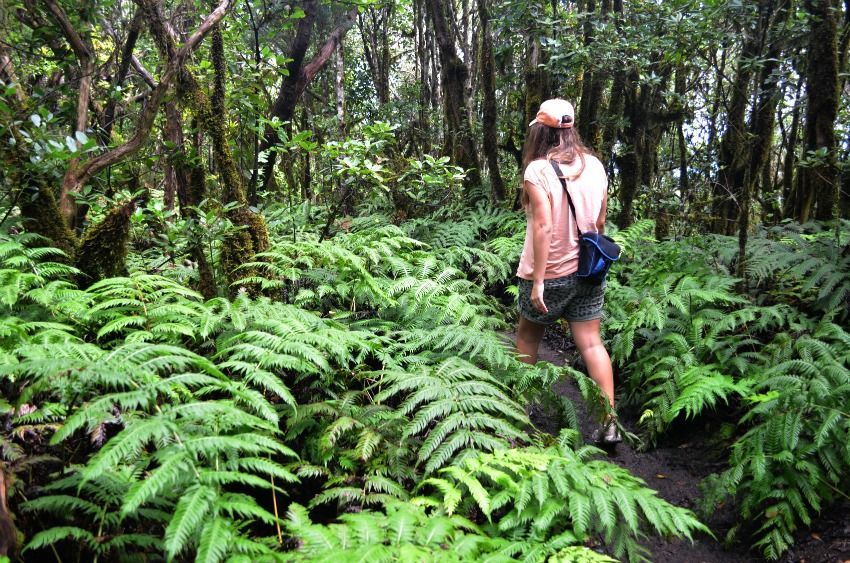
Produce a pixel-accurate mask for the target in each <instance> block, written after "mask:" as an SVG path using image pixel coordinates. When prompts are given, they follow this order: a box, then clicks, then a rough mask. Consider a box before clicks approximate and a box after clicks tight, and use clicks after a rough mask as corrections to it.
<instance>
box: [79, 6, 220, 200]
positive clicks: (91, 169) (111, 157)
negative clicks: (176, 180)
mask: <svg viewBox="0 0 850 563" xmlns="http://www.w3.org/2000/svg"><path fill="white" fill-rule="evenodd" d="M233 2H234V0H222V1H221V2H220V3H219V4H218V7H217V8H216V9H215V10H213V11H212V13H210V15H208V16H207V17H206V19H204V21H203V22H202V23H201V25H200V26H199V27H198V29H197V30H196V31H195V32H194V33H193V34H192V35H191V36H190V37H189V39H187V40H186V42H185V43H184V44H183V45H181V46H180V48H179V49H177V51H176V52H175V53H174V57H173V58H172V59H171V60H170V61H169V62H168V66H167V67H166V69H165V72H164V73H163V74H162V76H161V77H160V79H159V84H158V85H157V86H156V88H154V90H153V92H151V96H150V98H149V99H148V102H147V105H146V106H145V109H144V110H143V111H142V114H141V115H140V116H139V121H138V125H137V127H136V133H135V134H134V135H133V137H132V138H131V139H130V140H128V141H127V142H126V143H124V144H123V145H120V146H118V147H115V148H114V149H112V150H110V151H108V152H106V153H104V154H101V155H98V156H96V157H94V158H92V159H91V160H89V161H88V162H86V163H84V164H82V165H80V166H79V167H78V168H77V170H76V173H77V174H76V182H77V186H78V187H79V186H83V185H84V184H86V182H88V181H89V180H90V179H91V178H92V176H94V175H95V174H97V173H98V172H100V171H101V170H103V169H104V168H106V167H107V166H111V165H113V164H115V163H117V162H120V161H122V160H124V159H125V158H127V157H129V156H131V155H133V154H135V153H136V151H138V150H139V149H140V148H141V147H142V145H143V144H144V143H145V142H146V141H147V139H148V137H149V136H150V132H151V129H152V127H153V123H154V120H155V118H156V115H157V113H158V112H159V106H160V105H161V104H162V101H163V99H164V97H165V93H166V91H167V90H168V88H169V87H170V86H171V83H172V81H173V80H174V77H175V76H176V75H177V72H178V71H179V70H180V69H181V68H182V67H183V65H184V64H185V62H186V59H187V58H188V57H189V55H190V54H191V53H192V52H193V51H194V50H195V49H196V48H197V47H198V45H199V44H200V42H201V41H202V40H203V39H204V37H206V36H207V34H208V33H209V32H210V31H211V30H212V28H213V27H215V25H216V24H217V23H218V22H220V21H221V20H222V19H223V18H224V16H225V15H227V12H228V11H230V9H231V8H232V7H233Z"/></svg>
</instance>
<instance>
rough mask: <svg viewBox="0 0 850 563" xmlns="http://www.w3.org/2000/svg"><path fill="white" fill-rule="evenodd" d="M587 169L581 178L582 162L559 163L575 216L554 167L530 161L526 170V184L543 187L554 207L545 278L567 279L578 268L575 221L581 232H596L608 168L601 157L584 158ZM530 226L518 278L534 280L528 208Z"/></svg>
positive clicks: (547, 162)
mask: <svg viewBox="0 0 850 563" xmlns="http://www.w3.org/2000/svg"><path fill="white" fill-rule="evenodd" d="M584 159H585V168H584V171H583V172H582V173H581V175H580V176H578V177H575V175H576V174H578V172H579V170H581V161H580V160H579V159H576V160H575V162H573V163H572V164H560V167H561V171H562V172H563V173H564V175H565V176H566V177H567V187H568V188H569V190H570V197H571V198H572V201H573V205H574V206H575V209H576V214H577V215H578V217H577V218H574V217H573V214H572V213H571V212H570V208H569V206H568V205H567V198H566V196H565V194H564V188H563V187H562V186H561V182H560V180H558V176H557V175H556V174H555V170H554V169H553V168H552V165H551V164H550V163H549V161H548V160H546V159H539V160H533V161H531V162H530V163H529V164H528V166H527V167H526V169H525V175H524V178H523V179H524V181H525V182H530V183H532V184H534V185H535V186H539V187H541V188H543V190H544V191H545V192H546V195H547V196H548V199H549V205H550V206H551V208H552V238H551V242H550V243H549V258H548V260H547V262H546V273H545V274H544V279H554V278H560V277H564V276H568V275H570V274H572V273H573V272H575V271H576V269H578V233H577V232H576V219H577V220H578V227H579V228H580V229H581V230H582V232H585V231H589V232H594V231H596V221H597V219H598V218H599V213H600V212H601V211H602V203H603V202H604V200H605V193H606V191H607V189H608V176H607V175H606V174H605V167H604V166H602V163H601V162H600V161H599V159H598V158H596V157H595V156H592V155H585V157H584ZM526 217H527V219H528V225H527V227H526V231H525V244H524V245H523V247H522V255H521V256H520V260H519V268H518V269H517V274H516V275H517V276H518V277H520V278H523V279H527V280H531V279H534V248H533V236H532V228H533V225H532V220H531V219H532V217H531V206H528V207H527V209H526Z"/></svg>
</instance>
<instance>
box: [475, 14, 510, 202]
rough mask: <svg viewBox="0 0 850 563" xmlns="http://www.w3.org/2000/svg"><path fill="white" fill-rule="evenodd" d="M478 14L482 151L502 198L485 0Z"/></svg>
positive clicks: (494, 188) (492, 183)
mask: <svg viewBox="0 0 850 563" xmlns="http://www.w3.org/2000/svg"><path fill="white" fill-rule="evenodd" d="M478 17H479V19H480V20H481V30H480V32H479V33H480V34H481V54H480V57H481V63H480V68H481V89H482V91H483V95H484V96H483V97H484V103H483V108H482V110H483V114H484V127H483V128H482V129H483V135H484V154H485V155H486V156H487V172H488V173H489V175H490V187H491V190H492V194H493V199H494V200H495V201H503V200H504V199H505V184H504V182H502V175H501V173H500V172H499V144H498V137H497V136H498V132H499V129H498V108H497V105H496V71H495V64H496V63H495V60H494V58H493V37H492V30H491V29H490V14H489V12H488V10H487V2H486V0H478Z"/></svg>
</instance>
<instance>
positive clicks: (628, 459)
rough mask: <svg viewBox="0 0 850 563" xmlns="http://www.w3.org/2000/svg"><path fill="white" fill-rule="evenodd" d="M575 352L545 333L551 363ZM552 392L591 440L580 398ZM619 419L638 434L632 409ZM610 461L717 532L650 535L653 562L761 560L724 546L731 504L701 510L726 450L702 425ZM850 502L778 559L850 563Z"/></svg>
mask: <svg viewBox="0 0 850 563" xmlns="http://www.w3.org/2000/svg"><path fill="white" fill-rule="evenodd" d="M575 356H576V354H575V348H574V347H573V345H572V342H571V341H569V339H568V338H565V336H564V334H563V333H561V332H559V331H558V330H557V329H556V330H551V331H547V333H546V336H545V338H544V341H543V342H542V343H541V345H540V352H539V359H540V360H546V361H548V362H551V363H553V364H555V365H564V363H565V362H568V361H571V360H572V358H574V357H575ZM556 390H557V391H558V392H559V393H561V394H563V395H564V396H566V397H568V398H569V399H570V400H571V401H572V402H573V404H574V405H575V407H576V411H577V412H578V415H579V422H580V425H581V430H582V434H583V435H584V437H585V440H587V441H589V440H590V434H591V432H592V431H593V429H594V428H595V421H594V420H593V419H591V417H590V416H589V415H588V413H587V410H586V409H585V404H584V400H583V398H582V396H581V394H580V392H579V390H578V388H577V387H576V385H575V384H574V383H573V382H572V381H571V380H570V381H562V382H560V383H559V384H557V386H556ZM530 415H531V417H532V420H533V421H534V422H535V425H537V427H538V428H540V429H542V430H546V431H551V432H553V433H555V432H557V430H558V428H557V423H555V422H554V420H555V418H554V417H553V416H551V414H547V413H545V412H542V411H541V410H540V409H539V408H532V410H531V413H530ZM619 415H620V420H621V422H622V423H623V425H624V426H625V427H626V428H627V429H628V430H629V431H630V432H637V428H636V427H637V424H636V418H635V416H634V413H629V412H622V411H621V412H620V413H619ZM606 451H607V453H608V458H609V461H611V462H613V463H616V464H618V465H620V466H622V467H624V468H626V469H628V470H629V471H630V472H631V473H632V474H634V475H637V476H639V477H641V478H642V479H643V480H644V481H645V482H646V483H647V485H648V486H649V487H650V488H652V489H655V490H656V491H658V495H659V496H660V497H661V498H663V499H665V500H667V501H668V502H670V503H672V504H675V505H677V506H683V507H686V508H689V509H691V510H693V511H694V512H695V513H697V515H698V516H700V517H701V519H702V521H703V523H705V524H706V525H707V526H708V527H709V528H710V529H711V530H712V531H713V532H714V535H715V536H716V538H717V539H715V538H712V537H711V536H709V535H706V534H699V535H697V536H696V537H695V538H694V542H693V543H691V542H689V541H688V540H676V539H674V540H666V539H664V538H658V537H648V538H647V539H646V543H645V545H646V547H647V548H649V550H650V551H651V552H652V557H651V560H652V561H653V562H654V563H719V562H724V563H744V562H761V561H765V560H764V559H763V558H762V557H760V556H759V554H758V552H757V550H754V551H751V550H750V549H749V546H747V545H743V544H740V543H738V544H732V545H730V546H724V545H723V540H724V538H725V536H726V533H727V532H728V531H729V529H730V528H731V527H732V526H733V525H734V524H735V512H734V508H733V507H732V506H724V507H721V508H719V509H717V510H715V511H713V513H712V514H710V515H708V516H705V515H704V514H701V513H700V512H699V507H698V503H699V500H700V498H701V492H700V490H699V484H700V482H702V480H703V479H705V478H706V477H707V476H709V475H711V474H712V473H717V472H720V471H723V469H725V467H726V461H725V460H726V456H727V455H728V452H726V451H724V449H723V448H722V447H718V446H717V445H716V444H712V443H711V442H710V433H709V432H706V431H705V429H704V428H699V427H696V428H694V427H691V428H688V429H685V430H684V431H680V432H678V433H675V434H673V435H670V436H665V441H664V442H662V443H660V444H658V445H657V447H655V448H654V449H651V450H649V451H639V450H637V449H635V448H634V447H632V446H630V445H629V444H627V443H625V442H624V443H621V444H618V445H617V446H616V447H613V448H609V449H607V450H606ZM848 515H850V502H844V503H839V504H838V505H834V506H832V507H830V508H828V509H827V510H825V511H824V513H823V514H822V515H821V516H820V517H819V518H818V519H816V520H815V521H814V522H813V523H812V526H811V528H810V529H808V530H803V531H800V532H799V533H798V534H797V537H796V542H795V544H794V547H793V548H792V549H791V550H789V552H788V553H787V554H786V555H785V557H784V558H783V559H781V562H782V563H792V562H793V563H850V516H848Z"/></svg>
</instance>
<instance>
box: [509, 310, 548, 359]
mask: <svg viewBox="0 0 850 563" xmlns="http://www.w3.org/2000/svg"><path fill="white" fill-rule="evenodd" d="M545 330H546V327H545V326H543V325H539V324H536V323H533V322H531V321H529V320H528V319H526V318H524V317H520V318H519V328H517V332H516V349H517V352H519V353H520V354H522V355H523V356H525V357H523V358H520V359H521V360H522V361H523V362H525V363H527V364H536V363H537V348H538V347H539V346H540V341H541V340H543V332H544V331H545Z"/></svg>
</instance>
